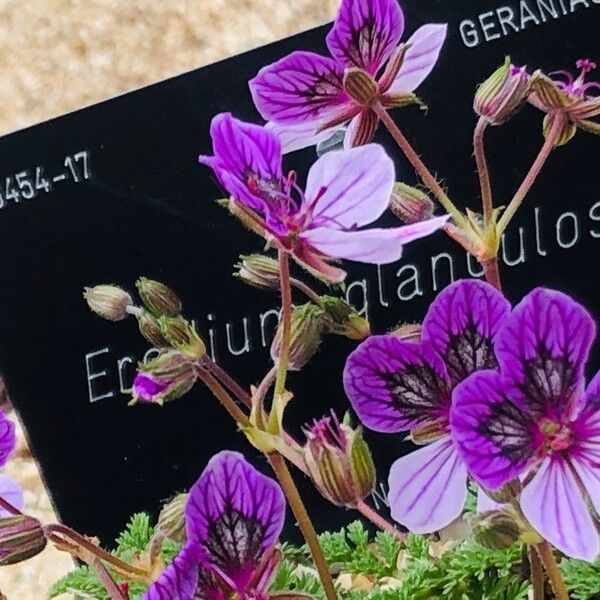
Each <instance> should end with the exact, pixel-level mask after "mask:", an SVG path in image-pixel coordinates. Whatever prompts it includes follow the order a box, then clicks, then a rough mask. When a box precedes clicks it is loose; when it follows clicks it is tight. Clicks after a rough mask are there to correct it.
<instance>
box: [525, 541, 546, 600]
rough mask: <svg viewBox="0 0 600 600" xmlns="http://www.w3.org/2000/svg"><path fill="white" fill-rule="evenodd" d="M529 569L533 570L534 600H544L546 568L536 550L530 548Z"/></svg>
mask: <svg viewBox="0 0 600 600" xmlns="http://www.w3.org/2000/svg"><path fill="white" fill-rule="evenodd" d="M529 568H530V569H531V587H532V589H533V598H532V600H544V596H545V593H544V583H545V581H544V567H543V565H542V562H541V561H540V557H539V556H538V554H537V552H536V551H535V549H534V548H533V547H531V546H529Z"/></svg>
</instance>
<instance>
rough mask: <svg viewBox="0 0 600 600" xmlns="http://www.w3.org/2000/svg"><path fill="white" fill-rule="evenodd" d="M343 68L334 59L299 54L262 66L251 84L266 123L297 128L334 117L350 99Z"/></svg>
mask: <svg viewBox="0 0 600 600" xmlns="http://www.w3.org/2000/svg"><path fill="white" fill-rule="evenodd" d="M343 74H344V73H343V69H342V68H341V67H340V66H339V65H338V64H337V63H336V62H335V60H333V59H331V58H327V57H325V56H321V55H319V54H315V53H314V52H304V51H296V52H292V53H291V54H288V55H287V56H285V57H284V58H282V59H281V60H278V61H277V62H275V63H273V64H270V65H267V66H266V67H263V68H262V69H261V70H260V71H259V72H258V74H257V75H256V77H255V78H254V79H252V80H251V81H250V83H249V85H250V92H251V93H252V98H253V100H254V104H255V105H256V108H257V110H258V112H259V113H260V114H261V115H262V117H263V118H264V119H265V120H267V121H275V122H276V123H280V124H287V125H295V124H301V123H305V122H311V123H312V124H313V125H315V126H316V125H317V124H318V122H319V121H320V120H323V119H326V118H328V117H331V116H332V115H333V114H334V113H337V112H338V111H339V110H340V109H343V108H344V106H346V105H349V104H350V98H349V96H348V95H347V94H346V92H345V91H344V89H343V85H342V78H343Z"/></svg>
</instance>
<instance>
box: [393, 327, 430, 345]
mask: <svg viewBox="0 0 600 600" xmlns="http://www.w3.org/2000/svg"><path fill="white" fill-rule="evenodd" d="M421 329H422V328H421V324H420V323H403V324H402V325H398V327H396V329H393V330H392V331H390V333H391V334H392V335H394V336H396V337H397V338H400V339H401V340H404V341H405V342H415V343H418V342H420V341H421Z"/></svg>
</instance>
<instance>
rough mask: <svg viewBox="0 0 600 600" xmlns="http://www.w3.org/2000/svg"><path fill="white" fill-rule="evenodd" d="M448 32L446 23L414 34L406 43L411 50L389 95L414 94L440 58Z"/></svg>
mask: <svg viewBox="0 0 600 600" xmlns="http://www.w3.org/2000/svg"><path fill="white" fill-rule="evenodd" d="M447 31H448V26H447V25H446V24H445V23H440V24H437V23H430V24H428V25H423V27H419V29H417V31H415V32H414V33H413V34H412V36H411V37H410V39H409V40H408V41H407V42H406V43H407V45H408V46H409V48H408V50H407V51H406V55H405V56H404V62H403V63H402V67H400V71H399V72H398V75H396V79H394V82H393V83H392V85H391V87H390V89H389V90H388V93H401V92H412V91H413V90H416V89H417V88H418V87H419V86H420V85H421V83H423V81H424V80H425V78H426V77H427V76H428V75H429V73H431V70H432V69H433V67H434V66H435V63H436V62H437V60H438V58H439V55H440V50H441V49H442V46H443V45H444V40H445V39H446V33H447Z"/></svg>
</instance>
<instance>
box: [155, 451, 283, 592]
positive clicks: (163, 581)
mask: <svg viewBox="0 0 600 600" xmlns="http://www.w3.org/2000/svg"><path fill="white" fill-rule="evenodd" d="M284 516H285V499H284V497H283V493H282V491H281V489H280V487H279V486H278V485H277V483H275V482H274V481H273V480H272V479H269V478H268V477H266V476H265V475H262V474H261V473H259V472H258V471H257V470H256V469H254V468H253V467H252V466H251V465H250V464H249V463H248V462H246V460H245V459H244V457H243V456H242V455H241V454H239V453H238V452H230V451H223V452H220V453H219V454H217V455H215V456H213V457H212V458H211V459H210V461H209V463H208V465H207V466H206V469H205V470H204V472H203V473H202V475H200V478H199V479H198V481H197V482H196V483H195V484H194V486H193V487H192V489H191V490H190V493H189V498H188V501H187V504H186V508H185V520H186V534H187V541H186V544H185V546H184V547H183V548H182V550H181V551H180V552H179V554H178V555H177V556H176V557H175V559H174V560H173V562H172V563H171V564H170V565H169V566H168V567H167V568H166V569H165V570H164V571H163V573H162V574H161V576H160V577H159V578H158V579H157V580H156V581H155V582H154V583H153V584H152V585H151V586H150V588H149V589H148V591H147V592H146V594H145V595H144V597H143V600H193V599H195V598H205V599H210V600H227V598H232V597H234V596H235V597H236V598H239V599H240V600H254V599H268V598H269V594H268V587H269V584H270V582H271V579H272V576H273V574H274V571H275V568H276V567H277V565H278V563H279V561H280V560H281V554H280V552H278V551H277V550H276V549H275V545H276V543H277V540H278V538H279V534H280V533H281V529H282V527H283V519H284Z"/></svg>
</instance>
